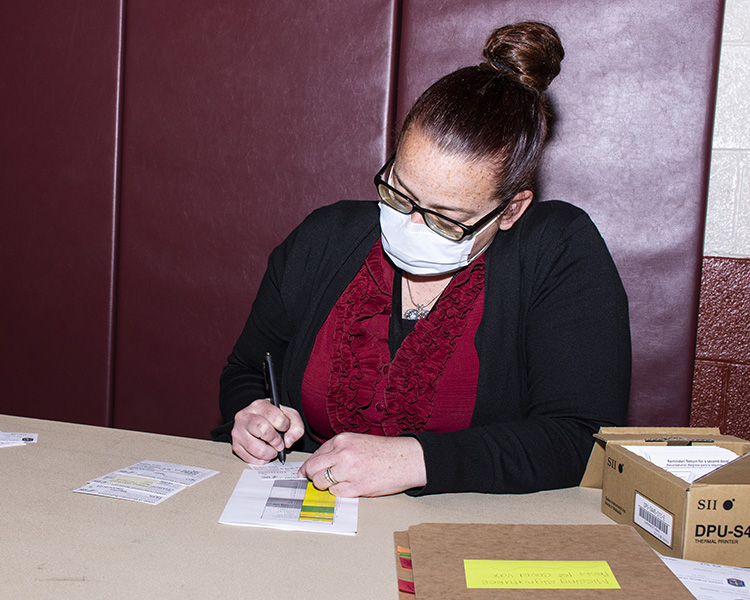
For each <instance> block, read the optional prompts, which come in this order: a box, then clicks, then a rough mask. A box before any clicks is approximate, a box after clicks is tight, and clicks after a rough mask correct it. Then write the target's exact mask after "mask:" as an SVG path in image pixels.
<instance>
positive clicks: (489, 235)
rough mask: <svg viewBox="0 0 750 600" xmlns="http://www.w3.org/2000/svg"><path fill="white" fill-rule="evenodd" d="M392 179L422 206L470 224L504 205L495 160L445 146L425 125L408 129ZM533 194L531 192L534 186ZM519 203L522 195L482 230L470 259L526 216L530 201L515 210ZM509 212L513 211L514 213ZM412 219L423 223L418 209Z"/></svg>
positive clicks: (397, 156)
mask: <svg viewBox="0 0 750 600" xmlns="http://www.w3.org/2000/svg"><path fill="white" fill-rule="evenodd" d="M390 183H391V185H393V186H394V187H395V188H397V189H398V190H399V191H401V192H403V193H404V194H406V195H408V196H409V197H410V198H412V199H413V200H414V201H415V202H416V203H417V204H419V205H420V206H421V207H423V208H429V209H430V210H434V211H436V212H439V213H440V214H443V215H445V216H446V217H450V218H452V219H455V220H456V221H459V222H461V223H463V224H464V225H472V224H474V223H476V222H477V221H479V219H481V218H482V217H484V216H485V215H487V214H489V213H490V212H492V211H493V210H494V209H495V208H496V207H497V206H498V202H497V200H496V199H495V198H494V197H493V193H494V190H495V175H494V171H493V168H492V165H491V164H490V163H489V162H481V161H468V160H466V159H465V158H462V157H459V156H455V155H451V154H447V153H445V152H442V151H441V150H440V149H438V148H437V146H436V145H435V144H434V143H433V142H431V141H430V140H429V139H428V138H427V137H425V136H424V135H423V134H422V133H421V132H419V131H410V132H408V133H407V134H406V135H405V137H404V139H403V140H402V142H401V145H400V147H399V150H398V153H397V155H396V162H395V164H394V166H393V171H392V174H391V181H390ZM528 195H529V196H531V192H528ZM519 196H521V194H519ZM529 201H530V198H529ZM514 204H517V201H516V200H514V202H512V203H511V206H509V208H508V209H507V210H506V211H505V212H504V213H503V215H501V216H499V217H498V218H497V219H495V220H493V221H491V222H490V223H489V224H488V225H486V226H485V227H483V228H482V229H481V230H480V231H479V232H478V233H477V235H476V238H475V240H474V246H473V248H472V250H471V254H470V255H469V258H470V259H471V258H474V256H475V255H476V253H478V252H480V251H481V250H482V249H483V248H485V247H487V245H488V244H489V243H490V242H491V241H492V239H493V238H494V237H495V235H496V234H497V231H498V229H509V228H510V227H511V226H512V225H513V223H514V222H515V221H516V220H517V219H518V217H520V213H522V212H523V210H525V208H526V206H523V210H521V211H520V213H519V211H518V210H512V209H514V208H518V207H517V206H514ZM506 213H512V215H511V216H510V218H508V217H507V216H506ZM411 219H412V221H414V222H418V223H423V220H422V216H421V215H420V214H419V213H417V212H414V213H412V215H411ZM436 235H437V234H436Z"/></svg>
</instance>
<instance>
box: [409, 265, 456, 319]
mask: <svg viewBox="0 0 750 600" xmlns="http://www.w3.org/2000/svg"><path fill="white" fill-rule="evenodd" d="M453 277H455V274H454V275H453ZM453 277H451V278H450V279H449V280H448V282H447V283H446V284H445V285H444V286H443V287H442V289H441V290H440V291H439V292H438V293H437V294H436V295H435V297H434V298H432V300H430V301H429V302H425V303H424V304H417V303H416V302H414V296H412V294H411V284H410V283H409V278H408V277H404V279H406V289H407V290H408V291H409V300H411V303H412V304H413V305H414V308H410V309H409V310H407V311H405V312H404V319H407V320H409V321H417V320H418V319H424V318H425V317H426V316H427V315H429V314H430V308H429V307H430V305H431V304H432V303H433V302H435V300H437V299H438V298H439V297H440V294H442V293H443V292H444V291H445V288H447V287H448V286H449V285H450V283H451V281H453Z"/></svg>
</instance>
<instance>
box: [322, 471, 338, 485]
mask: <svg viewBox="0 0 750 600" xmlns="http://www.w3.org/2000/svg"><path fill="white" fill-rule="evenodd" d="M323 477H325V478H326V481H327V482H328V483H330V484H331V485H336V484H337V483H338V481H336V479H335V478H334V477H333V475H331V467H328V468H327V469H326V470H325V471H323Z"/></svg>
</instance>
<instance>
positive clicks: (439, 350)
mask: <svg viewBox="0 0 750 600" xmlns="http://www.w3.org/2000/svg"><path fill="white" fill-rule="evenodd" d="M393 275H394V273H393V268H392V267H391V266H390V263H387V262H386V261H385V260H384V259H383V251H382V247H381V245H380V241H378V242H377V243H376V244H375V246H374V247H373V250H372V252H370V254H369V255H368V257H367V259H366V260H365V263H364V265H363V266H362V268H361V269H360V271H359V273H357V275H356V276H355V277H354V279H353V280H352V282H351V283H350V284H349V286H348V287H347V288H346V290H345V291H344V293H343V294H342V295H341V297H340V298H339V299H338V301H337V302H336V305H335V307H334V311H335V324H334V335H333V345H332V351H331V373H330V377H329V386H328V393H327V395H326V400H325V408H326V414H327V415H328V421H329V424H330V426H331V429H332V430H333V432H334V433H341V432H343V431H352V432H357V433H372V434H376V435H387V436H396V435H399V434H401V433H405V432H418V431H424V430H425V425H426V423H427V421H428V419H429V418H430V415H431V414H432V411H433V399H434V396H435V393H436V391H437V389H438V385H439V383H440V376H441V375H442V374H443V371H444V370H445V365H446V362H447V361H448V359H449V358H450V357H451V355H452V354H453V352H454V351H455V349H456V342H457V340H458V338H459V337H460V336H461V335H462V334H463V333H464V330H465V329H466V324H467V315H468V313H469V311H470V310H471V308H472V307H473V306H474V303H475V301H476V299H477V297H478V295H479V294H480V292H481V291H482V290H483V287H484V257H480V258H478V259H477V260H475V261H474V262H473V263H472V264H471V265H469V266H468V267H466V268H465V269H463V270H461V271H459V272H458V273H457V274H456V276H455V277H454V278H453V280H452V281H451V282H450V284H449V285H448V287H447V288H446V289H445V291H444V292H443V293H442V295H441V297H440V298H439V300H438V301H437V304H436V305H435V307H434V308H433V310H432V312H431V313H430V315H429V316H427V317H425V318H424V319H420V320H419V321H417V323H416V325H415V327H414V331H413V332H412V333H410V334H409V335H407V336H406V338H405V339H404V341H403V343H402V344H401V347H400V348H399V349H398V351H397V352H396V354H395V357H394V359H393V361H392V362H391V361H390V352H389V349H388V336H387V332H388V323H389V320H390V313H391V293H392V286H393ZM383 328H385V329H384V331H385V332H386V335H385V336H383V335H382V332H383ZM384 378H385V382H383V379H384ZM383 384H384V385H383ZM379 390H380V393H378V391H379ZM376 397H377V398H376ZM373 402H376V404H375V406H374V407H373ZM373 408H374V409H375V410H372V409H373Z"/></svg>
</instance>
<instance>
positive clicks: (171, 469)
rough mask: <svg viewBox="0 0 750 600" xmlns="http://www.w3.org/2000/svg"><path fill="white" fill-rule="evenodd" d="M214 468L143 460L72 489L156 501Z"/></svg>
mask: <svg viewBox="0 0 750 600" xmlns="http://www.w3.org/2000/svg"><path fill="white" fill-rule="evenodd" d="M217 473H218V471H213V470H211V469H201V468H199V467H190V466H187V465H180V464H176V463H166V462H159V461H153V460H144V461H141V462H139V463H136V464H134V465H131V466H129V467H125V468H123V469H118V470H117V471H113V472H112V473H108V474H107V475H103V476H102V477H97V478H96V479H93V480H91V481H89V482H88V483H87V484H86V485H84V486H82V487H80V488H78V489H77V490H74V491H75V492H80V493H82V494H93V495H95V496H107V497H109V498H119V499H121V500H133V501H135V502H143V503H145V504H159V503H160V502H162V501H164V500H166V499H167V498H169V497H170V496H174V495H175V494H176V493H177V492H180V491H182V490H184V489H185V488H187V487H190V486H192V485H195V484H196V483H198V482H200V481H203V480H204V479H207V478H208V477H211V476H212V475H216V474H217Z"/></svg>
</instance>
